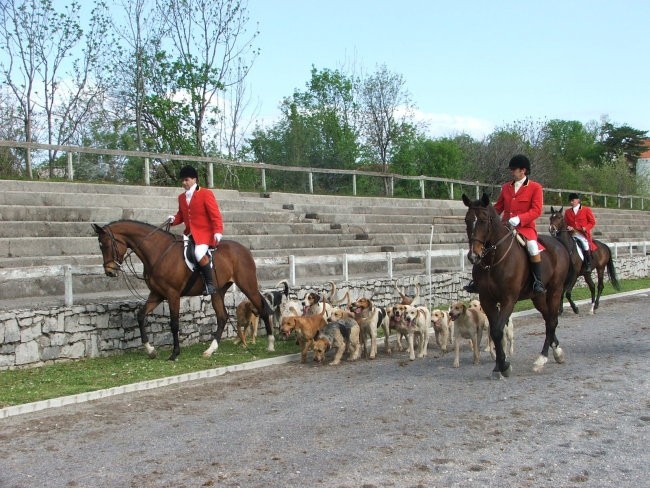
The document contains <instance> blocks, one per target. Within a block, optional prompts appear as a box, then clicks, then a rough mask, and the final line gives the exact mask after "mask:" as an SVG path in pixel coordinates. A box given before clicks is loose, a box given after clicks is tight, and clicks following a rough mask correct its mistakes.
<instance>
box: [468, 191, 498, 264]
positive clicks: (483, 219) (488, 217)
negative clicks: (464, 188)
mask: <svg viewBox="0 0 650 488" xmlns="http://www.w3.org/2000/svg"><path fill="white" fill-rule="evenodd" d="M463 203H464V204H465V206H466V207H468V210H467V213H466V214H465V226H466V227H467V239H468V241H469V252H468V253H467V259H469V262H470V263H472V264H475V263H477V262H479V261H480V260H481V257H482V256H483V253H484V252H485V247H486V244H487V243H488V242H490V240H491V237H492V236H491V233H492V224H493V221H495V222H498V215H496V212H495V211H494V210H493V208H492V206H491V205H490V198H489V197H488V196H487V194H485V193H483V196H482V197H481V199H480V200H475V201H471V200H470V199H469V198H468V197H467V195H465V194H464V193H463ZM491 209H492V211H490V210H491Z"/></svg>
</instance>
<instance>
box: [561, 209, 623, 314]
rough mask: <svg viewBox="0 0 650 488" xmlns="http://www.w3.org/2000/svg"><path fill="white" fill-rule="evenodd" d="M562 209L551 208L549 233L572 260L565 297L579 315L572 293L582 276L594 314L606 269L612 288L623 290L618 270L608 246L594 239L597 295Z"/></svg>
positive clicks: (601, 292) (593, 260) (593, 256)
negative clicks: (558, 241)
mask: <svg viewBox="0 0 650 488" xmlns="http://www.w3.org/2000/svg"><path fill="white" fill-rule="evenodd" d="M562 209H563V207H560V208H559V209H558V210H555V209H554V208H553V207H551V215H550V217H549V225H548V231H549V232H550V233H551V235H552V236H554V237H557V238H558V239H559V240H560V242H562V244H564V245H565V246H566V248H567V250H568V251H569V256H570V258H571V269H570V270H569V276H568V278H567V287H566V291H565V293H564V295H565V296H566V299H567V301H568V302H569V305H571V309H572V310H573V311H574V312H575V313H578V306H577V305H576V304H575V303H574V301H573V299H572V298H571V292H572V291H573V287H574V286H575V284H576V281H577V279H578V276H582V277H583V278H584V280H585V283H587V286H588V287H589V291H590V292H591V310H590V311H589V313H591V314H593V313H594V311H595V310H596V309H597V308H598V306H599V304H600V296H601V295H602V294H603V288H604V287H605V285H604V284H603V281H604V277H605V268H607V274H608V275H609V281H610V282H611V283H612V286H613V287H614V288H615V289H616V290H620V289H621V285H620V284H619V282H618V278H617V277H616V268H615V267H614V259H613V256H612V251H611V249H610V248H609V246H608V245H607V244H605V243H604V242H601V241H599V240H597V239H594V244H596V247H597V249H595V250H594V251H591V267H592V270H593V269H594V268H595V269H596V274H597V275H598V293H596V286H595V285H594V280H593V279H592V278H591V271H590V272H587V271H586V269H585V267H584V266H583V264H584V263H583V259H582V257H581V256H580V253H579V252H578V247H577V246H578V243H577V242H576V240H575V239H573V238H572V237H571V231H570V230H568V229H567V226H566V222H565V221H564V212H563V211H562ZM560 313H562V304H560Z"/></svg>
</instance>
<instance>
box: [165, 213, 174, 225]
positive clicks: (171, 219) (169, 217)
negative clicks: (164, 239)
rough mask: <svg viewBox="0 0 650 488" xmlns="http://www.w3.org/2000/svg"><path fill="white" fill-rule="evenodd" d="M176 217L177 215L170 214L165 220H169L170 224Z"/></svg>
mask: <svg viewBox="0 0 650 488" xmlns="http://www.w3.org/2000/svg"><path fill="white" fill-rule="evenodd" d="M175 218H176V216H175V215H169V216H168V217H167V220H166V221H165V222H167V223H168V224H171V223H172V222H174V219H175Z"/></svg>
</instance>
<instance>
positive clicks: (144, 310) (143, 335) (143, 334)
mask: <svg viewBox="0 0 650 488" xmlns="http://www.w3.org/2000/svg"><path fill="white" fill-rule="evenodd" d="M162 301H163V299H162V297H160V296H159V295H157V294H156V293H153V292H151V293H149V296H148V297H147V301H146V302H145V304H144V305H143V306H142V307H140V310H138V314H137V319H138V327H140V340H142V344H143V345H144V348H145V350H146V351H147V355H148V356H149V357H150V358H151V359H153V358H155V357H156V348H155V347H153V346H152V345H151V344H150V343H149V336H148V335H147V330H146V325H147V315H148V314H149V313H151V312H152V311H153V309H154V308H156V307H157V306H158V305H160V302H162Z"/></svg>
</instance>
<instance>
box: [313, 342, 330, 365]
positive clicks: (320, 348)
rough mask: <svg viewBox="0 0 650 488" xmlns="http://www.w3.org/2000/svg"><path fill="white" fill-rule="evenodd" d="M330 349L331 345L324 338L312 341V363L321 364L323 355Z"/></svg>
mask: <svg viewBox="0 0 650 488" xmlns="http://www.w3.org/2000/svg"><path fill="white" fill-rule="evenodd" d="M331 347H332V345H331V344H330V341H329V340H328V339H327V338H326V337H324V336H319V337H317V338H316V339H314V343H313V345H312V348H313V349H314V361H316V362H317V363H320V362H322V361H323V359H324V358H325V353H326V352H327V351H329V350H330V348H331Z"/></svg>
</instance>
